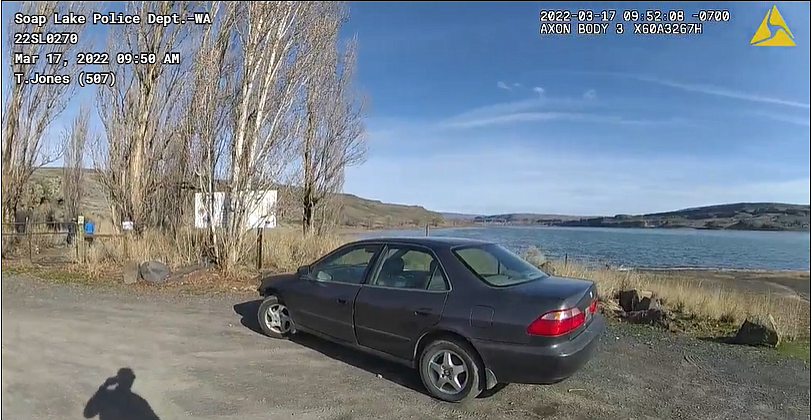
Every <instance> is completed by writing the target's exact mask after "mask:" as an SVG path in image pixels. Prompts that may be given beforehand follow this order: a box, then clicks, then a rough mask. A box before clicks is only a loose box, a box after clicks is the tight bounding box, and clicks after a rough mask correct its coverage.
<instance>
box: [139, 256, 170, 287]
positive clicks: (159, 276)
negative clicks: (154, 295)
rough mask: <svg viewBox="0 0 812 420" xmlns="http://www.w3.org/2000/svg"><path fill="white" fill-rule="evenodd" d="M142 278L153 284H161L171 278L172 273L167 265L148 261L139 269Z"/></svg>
mask: <svg viewBox="0 0 812 420" xmlns="http://www.w3.org/2000/svg"><path fill="white" fill-rule="evenodd" d="M138 271H139V273H140V274H141V278H142V279H144V281H146V282H148V283H152V284H161V283H163V282H165V281H166V279H167V278H168V277H169V274H170V271H169V267H167V266H166V264H164V263H162V262H160V261H146V262H144V263H142V264H141V267H140V268H139V269H138Z"/></svg>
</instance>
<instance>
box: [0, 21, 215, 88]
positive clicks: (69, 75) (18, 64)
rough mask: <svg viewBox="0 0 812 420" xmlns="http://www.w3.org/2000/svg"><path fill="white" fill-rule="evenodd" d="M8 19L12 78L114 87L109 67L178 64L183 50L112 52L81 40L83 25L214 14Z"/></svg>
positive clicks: (165, 23) (162, 23) (23, 81)
mask: <svg viewBox="0 0 812 420" xmlns="http://www.w3.org/2000/svg"><path fill="white" fill-rule="evenodd" d="M12 22H13V24H14V28H15V29H14V32H13V33H12V34H11V35H12V37H13V39H12V40H11V46H12V49H13V54H12V57H11V60H12V69H13V71H12V75H11V76H12V78H11V82H12V83H16V84H48V85H71V84H77V85H79V86H81V87H86V86H93V85H105V86H111V87H112V86H115V84H116V72H115V71H111V70H110V69H111V68H113V66H116V65H155V64H161V65H177V64H181V58H182V57H181V53H180V52H178V51H165V52H160V53H158V52H155V51H110V50H107V49H103V48H98V47H93V44H92V43H90V42H83V41H84V40H83V39H80V36H79V34H80V32H83V31H80V30H79V29H82V28H80V27H81V26H85V25H87V26H98V27H99V29H100V30H102V31H104V29H105V28H104V27H105V26H107V27H109V26H120V25H160V26H164V27H166V26H169V25H211V23H212V18H211V16H210V15H209V13H207V12H194V13H191V14H189V15H188V16H181V15H179V14H178V13H172V14H167V15H162V14H156V13H147V14H145V15H143V16H142V15H131V14H125V13H104V12H91V13H74V12H67V13H60V12H55V13H53V14H50V15H40V14H24V13H16V14H14V16H13V19H12ZM84 29H91V28H84ZM102 38H103V37H102ZM85 45H88V47H85Z"/></svg>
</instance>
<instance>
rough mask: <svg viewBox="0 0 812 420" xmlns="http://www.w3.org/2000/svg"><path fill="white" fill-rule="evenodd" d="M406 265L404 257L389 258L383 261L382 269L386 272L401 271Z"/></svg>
mask: <svg viewBox="0 0 812 420" xmlns="http://www.w3.org/2000/svg"><path fill="white" fill-rule="evenodd" d="M405 266H406V264H405V263H404V262H403V258H401V257H395V258H389V259H388V260H386V262H385V263H383V268H382V271H384V272H386V273H399V272H402V271H403V268H404V267H405Z"/></svg>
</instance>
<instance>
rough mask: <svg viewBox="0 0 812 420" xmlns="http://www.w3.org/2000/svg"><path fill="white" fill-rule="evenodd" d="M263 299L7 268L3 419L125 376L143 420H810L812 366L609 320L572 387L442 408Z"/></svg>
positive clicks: (63, 411)
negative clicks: (277, 332) (124, 372)
mask: <svg viewBox="0 0 812 420" xmlns="http://www.w3.org/2000/svg"><path fill="white" fill-rule="evenodd" d="M256 305H257V302H256V301H255V300H254V298H253V297H252V296H250V295H245V294H235V295H230V296H225V295H220V296H216V297H206V298H204V297H190V296H177V295H169V294H165V293H144V292H140V291H125V290H97V289H92V288H87V287H82V286H70V285H56V284H48V283H45V282H43V281H39V280H36V279H32V278H29V277H24V276H14V275H4V276H3V278H2V328H3V334H2V359H3V360H2V361H3V368H2V373H3V375H2V396H3V405H2V418H3V419H5V420H28V419H33V418H36V419H41V420H47V419H60V420H61V419H66V418H81V416H82V414H83V410H84V409H85V405H86V403H87V402H88V400H89V399H90V398H91V396H93V395H94V393H95V392H96V391H97V389H98V388H99V386H100V385H102V383H103V382H104V381H105V379H106V378H108V377H110V376H113V375H115V373H116V371H117V370H118V369H120V368H122V367H130V368H132V370H133V371H134V373H135V375H136V379H135V382H134V386H133V388H132V389H133V392H135V393H136V394H138V395H140V397H141V399H138V398H135V397H131V398H126V399H125V398H118V399H116V400H111V401H108V403H107V407H108V409H113V408H119V409H122V410H129V411H130V412H133V410H134V408H133V407H139V408H140V409H141V410H142V411H141V414H139V415H138V416H136V417H125V418H134V419H138V420H146V419H151V420H154V419H163V420H169V419H181V418H196V419H220V420H225V419H239V420H253V419H256V420H259V419H262V420H266V419H269V418H293V419H305V420H310V419H325V420H361V419H419V420H426V419H488V420H498V419H512V420H513V419H575V420H586V419H607V418H612V419H692V420H693V419H739V418H742V415H743V413H746V414H744V415H745V417H746V418H748V419H802V418H807V419H808V418H809V417H810V406H809V402H810V395H811V394H810V367H809V365H808V364H806V363H805V362H803V361H801V360H798V359H792V358H788V357H786V356H782V355H779V354H777V353H775V352H766V351H761V350H757V349H751V348H744V347H734V346H727V345H723V344H718V343H712V342H707V341H700V340H694V339H689V338H685V337H681V336H677V335H672V334H668V333H661V332H659V331H654V330H651V329H647V328H632V327H629V326H626V325H623V326H621V325H611V326H610V327H609V329H608V330H607V332H606V334H605V335H604V337H603V338H602V341H601V343H600V348H599V352H598V354H597V356H596V357H595V358H594V359H593V360H592V361H591V362H590V363H589V364H588V365H587V366H586V367H585V369H584V370H582V371H581V372H579V373H578V374H577V375H576V376H574V377H573V378H571V379H569V380H567V381H564V382H563V383H560V384H557V385H553V386H545V387H540V386H523V385H511V386H509V387H507V388H506V389H504V390H502V391H501V392H498V393H496V394H495V395H493V396H491V397H489V398H480V399H478V400H477V401H475V402H473V403H471V404H468V405H464V406H463V405H451V404H445V403H441V402H438V401H436V400H433V399H432V398H430V397H428V396H427V395H426V394H425V393H424V392H423V391H422V389H421V386H420V380H419V378H418V377H417V374H416V373H415V372H413V371H411V370H409V369H406V368H402V367H400V366H398V365H393V364H390V363H388V362H384V361H381V360H378V359H374V358H371V357H368V356H364V355H361V354H359V353H356V352H353V351H350V350H347V349H343V348H341V347H338V346H335V345H331V344H329V343H327V342H324V341H322V340H319V339H316V338H312V337H307V336H303V337H301V338H299V339H296V341H278V340H271V339H268V338H265V337H264V336H261V335H260V334H258V333H256V332H255V331H254V328H256V326H255V321H254V316H255V315H254V314H255V309H256ZM242 314H244V315H246V317H245V319H243V316H242ZM243 324H245V325H243ZM144 404H149V406H150V408H149V410H147V409H146V408H145V407H144ZM149 411H152V412H154V413H155V415H154V416H152V415H151V414H150V413H149ZM145 413H147V414H145ZM111 418H112V417H111ZM116 418H118V417H116ZM102 419H104V417H102Z"/></svg>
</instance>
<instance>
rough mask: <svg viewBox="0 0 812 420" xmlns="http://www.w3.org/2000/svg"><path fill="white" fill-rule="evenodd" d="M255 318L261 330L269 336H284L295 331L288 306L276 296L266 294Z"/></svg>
mask: <svg viewBox="0 0 812 420" xmlns="http://www.w3.org/2000/svg"><path fill="white" fill-rule="evenodd" d="M257 318H258V321H259V326H260V328H261V329H262V332H263V333H265V335H267V336H269V337H272V338H284V337H287V336H289V335H291V334H293V333H295V332H296V328H295V326H294V325H293V320H291V319H290V313H289V312H288V307H287V306H285V303H284V302H282V301H281V300H279V298H278V297H276V296H268V297H266V298H265V300H264V301H262V304H260V305H259V311H257Z"/></svg>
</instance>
